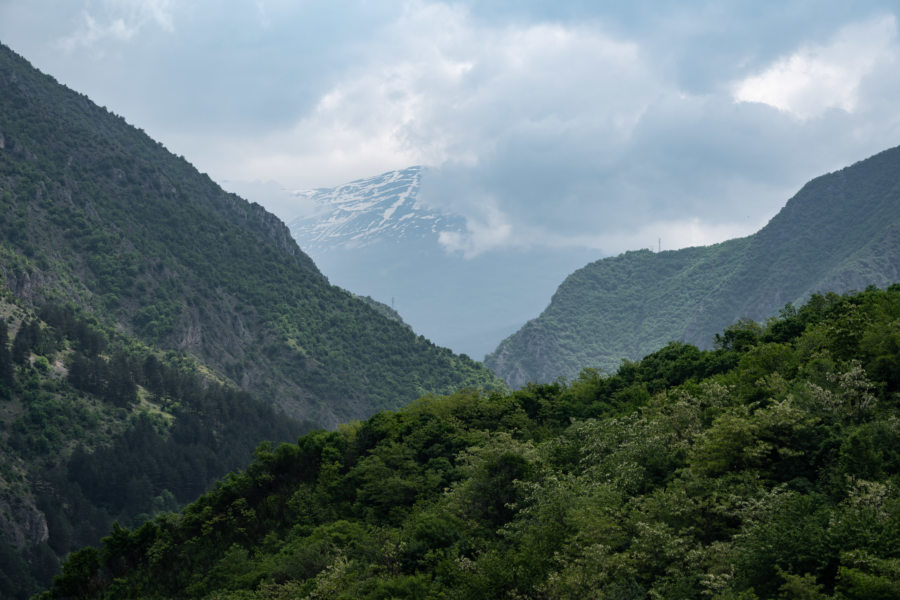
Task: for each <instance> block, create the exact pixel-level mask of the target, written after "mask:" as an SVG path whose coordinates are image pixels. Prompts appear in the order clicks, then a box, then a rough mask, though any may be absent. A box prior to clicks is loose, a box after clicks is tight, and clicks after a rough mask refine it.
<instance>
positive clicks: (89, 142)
mask: <svg viewBox="0 0 900 600" xmlns="http://www.w3.org/2000/svg"><path fill="white" fill-rule="evenodd" d="M0 89H2V92H3V94H2V97H0V104H2V109H3V110H2V115H0V133H2V135H3V139H4V142H3V146H4V147H3V149H2V150H0V203H2V208H3V210H4V213H5V214H6V215H8V216H9V218H8V219H6V220H5V222H4V223H3V224H0V253H2V258H3V260H2V262H0V276H2V277H3V280H4V281H5V282H6V284H7V285H8V286H9V288H10V289H11V290H12V291H13V292H14V293H15V294H16V295H17V296H19V297H21V298H23V299H25V300H27V301H28V302H29V303H31V304H33V305H39V304H41V303H42V302H46V301H51V300H60V299H63V300H68V299H72V300H74V301H75V302H77V303H79V304H80V305H82V306H84V307H85V308H86V309H87V310H89V311H92V312H95V313H97V314H100V315H106V318H109V319H111V320H113V321H115V322H116V324H117V326H118V327H121V328H123V330H125V331H128V332H132V333H134V334H135V335H137V336H138V337H141V338H142V339H145V340H147V341H149V342H151V343H154V344H158V345H159V346H161V347H163V348H170V349H176V350H184V351H188V352H191V353H193V354H195V355H196V356H197V357H198V358H199V359H200V360H201V362H204V363H205V364H207V365H208V366H210V367H211V368H212V369H213V370H215V371H217V372H218V373H220V374H221V376H223V377H225V378H227V379H229V380H231V381H234V382H235V383H236V384H237V385H239V386H240V387H243V388H245V389H247V390H250V391H252V392H253V393H255V394H258V395H259V396H260V397H262V398H264V399H267V400H269V401H271V402H275V403H277V404H278V405H279V406H280V408H281V409H282V410H284V411H286V412H287V413H289V414H292V415H293V416H295V417H297V418H301V419H310V420H314V421H316V422H318V423H320V424H321V425H324V426H332V427H333V426H335V425H336V424H337V423H339V422H342V421H346V420H350V419H353V418H359V417H362V416H364V415H366V414H371V413H372V412H374V411H376V410H379V409H383V408H389V407H391V406H393V407H398V406H401V405H402V404H405V403H407V402H409V401H411V400H413V399H414V398H416V397H418V396H419V395H421V394H423V393H428V392H441V391H450V390H451V389H454V388H456V387H459V386H465V385H488V386H491V385H497V384H499V382H498V381H497V380H495V379H494V378H493V377H492V375H491V374H490V373H489V372H488V371H487V370H486V369H484V368H483V367H481V366H480V365H478V364H476V363H475V362H474V361H471V360H469V359H467V358H464V357H459V356H455V355H453V354H452V353H451V352H450V351H449V350H445V349H441V348H439V347H437V346H435V345H434V344H432V343H431V342H429V341H428V340H426V339H424V338H422V337H420V336H417V335H416V334H414V333H413V332H411V331H410V330H409V329H408V328H406V327H404V326H402V325H400V324H398V323H397V322H396V321H394V320H392V319H388V318H385V317H384V316H382V315H381V314H379V312H378V311H376V310H374V309H373V308H371V307H370V306H368V305H367V304H365V303H364V302H361V301H359V300H357V299H355V298H354V297H353V296H352V295H351V294H350V293H349V292H347V291H345V290H342V289H339V288H337V287H335V286H332V285H331V284H330V283H329V282H328V280H327V279H326V278H325V277H324V276H323V275H322V273H321V272H320V271H319V269H318V268H317V267H316V265H315V264H314V263H313V261H312V259H311V258H309V256H308V255H306V254H305V253H303V252H302V251H301V250H300V248H299V247H298V246H297V244H296V242H295V241H294V240H293V238H292V237H291V235H290V232H289V230H288V228H287V226H286V225H284V224H283V223H282V222H281V221H280V220H278V218H277V217H275V216H274V215H271V214H270V213H268V212H266V211H265V209H263V208H262V207H261V206H259V205H258V204H251V203H248V202H247V201H245V200H243V199H241V198H239V197H238V196H236V195H234V194H229V193H227V192H225V191H223V190H222V189H221V188H220V187H219V186H218V185H217V184H216V183H215V182H213V181H212V180H211V179H210V178H209V177H208V176H207V175H204V174H201V173H199V172H197V171H196V170H195V169H194V168H193V167H192V166H191V165H190V164H189V163H188V162H187V161H186V160H185V159H184V158H182V157H176V156H174V155H172V154H171V153H169V152H168V151H167V150H165V148H164V147H163V146H162V145H161V144H159V143H158V142H155V141H154V140H152V139H151V138H149V137H148V136H147V135H146V134H144V133H143V132H142V131H140V130H139V129H136V128H133V127H131V126H130V125H128V124H127V123H126V122H125V120H124V119H123V118H121V117H118V116H115V115H112V114H110V113H109V112H108V111H106V110H105V109H103V108H100V107H98V106H96V105H94V104H93V103H91V102H90V100H89V99H88V98H86V97H85V96H83V95H80V94H78V93H76V92H72V91H71V90H68V88H65V87H64V86H60V85H59V84H58V83H56V82H55V80H53V79H52V78H50V77H48V76H46V75H43V74H41V73H39V72H38V71H36V70H34V69H33V68H32V67H31V66H30V65H29V64H28V63H27V61H25V60H24V59H23V58H21V57H19V56H18V55H16V54H15V53H14V52H12V51H11V50H9V49H7V48H5V47H3V48H2V49H0Z"/></svg>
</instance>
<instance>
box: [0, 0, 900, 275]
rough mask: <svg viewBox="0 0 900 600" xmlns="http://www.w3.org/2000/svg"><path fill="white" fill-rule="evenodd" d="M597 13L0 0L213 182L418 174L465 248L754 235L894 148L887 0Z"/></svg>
mask: <svg viewBox="0 0 900 600" xmlns="http://www.w3.org/2000/svg"><path fill="white" fill-rule="evenodd" d="M605 4H606V3H594V2H578V1H571V2H565V3H560V2H553V3H551V2H541V1H520V2H512V1H510V2H492V3H490V6H489V7H486V6H485V5H484V3H475V2H469V3H466V2H460V3H448V2H429V1H425V0H412V1H408V2H379V3H371V2H364V1H362V0H359V1H346V2H334V3H296V2H288V1H286V0H278V1H276V0H256V1H255V2H249V1H243V2H238V1H234V2H221V1H215V0H197V1H196V2H191V3H175V2H171V1H170V0H152V1H150V0H143V1H141V0H102V1H94V0H83V1H79V2H71V3H65V4H64V5H63V7H62V8H60V7H59V6H58V5H57V4H56V3H51V2H50V0H35V1H34V2H29V3H16V2H12V1H10V0H0V38H2V39H3V41H4V42H5V43H8V44H10V45H11V46H12V47H13V49H15V50H17V51H19V52H20V53H22V54H23V55H25V56H26V58H29V60H32V61H33V62H34V63H35V64H36V66H38V67H39V68H42V69H44V70H46V71H48V72H50V73H51V74H53V75H54V76H56V77H57V78H58V79H60V80H61V81H63V82H64V83H67V84H69V85H71V86H72V87H75V88H76V89H79V90H80V91H84V92H85V93H87V94H88V95H89V96H91V97H92V98H93V99H95V100H96V101H98V102H99V103H101V104H105V105H107V106H109V107H110V108H111V109H113V110H115V111H116V112H118V113H120V114H123V115H125V116H126V118H128V119H129V121H131V122H133V123H135V124H136V125H138V126H140V127H143V128H144V129H146V130H147V131H148V132H149V133H150V134H151V135H153V136H154V137H156V138H158V139H160V140H161V141H163V142H164V143H165V144H166V145H167V146H168V147H169V148H170V149H172V150H174V151H176V152H178V153H180V154H184V155H185V156H187V157H188V158H189V160H191V161H192V162H194V163H195V164H197V165H198V166H199V167H200V168H201V169H202V170H205V171H207V172H209V173H210V174H211V175H212V176H213V177H214V178H215V179H217V180H219V181H261V182H268V181H277V182H279V183H280V184H281V185H283V186H285V187H287V188H290V189H302V188H310V187H322V186H332V185H338V184H341V183H344V182H346V181H349V180H352V179H355V178H359V177H365V176H370V175H374V174H376V173H379V172H381V171H385V170H389V169H395V168H403V167H406V166H409V165H412V164H424V165H428V166H430V167H431V169H430V170H429V175H428V176H427V177H426V179H425V181H424V182H423V199H424V201H426V202H428V203H429V204H431V205H434V206H437V207H443V208H445V209H447V210H453V211H457V212H460V213H461V214H463V215H464V216H465V217H466V219H467V223H468V226H467V229H466V231H464V232H455V233H451V232H448V233H445V234H444V235H443V236H442V242H443V243H444V245H445V248H446V249H447V251H448V252H458V253H461V254H462V255H464V256H469V257H471V256H476V255H478V254H480V253H484V252H491V251H495V250H509V249H515V248H532V247H535V246H537V247H540V246H548V247H567V246H571V247H580V248H592V249H596V250H597V251H598V253H601V254H603V253H614V252H618V251H622V250H625V249H629V248H640V247H655V246H656V245H657V244H658V243H659V240H660V239H661V240H662V242H661V245H662V247H663V248H676V247H681V246H685V245H695V244H704V243H710V242H715V241H719V240H722V239H726V238H728V237H733V236H737V235H746V234H749V233H752V232H753V231H755V230H756V229H758V228H759V227H760V226H761V225H763V224H764V223H765V222H766V220H767V219H768V218H770V217H771V216H772V215H774V213H775V212H776V211H777V210H778V209H779V208H780V206H781V205H782V204H783V203H784V201H785V200H786V199H787V198H788V197H789V196H790V195H791V194H792V193H793V192H795V191H796V190H797V189H798V188H799V186H800V185H802V183H804V182H805V181H806V180H808V179H810V178H811V177H813V176H816V175H819V174H821V173H823V172H826V171H829V170H833V169H836V168H839V167H841V166H844V165H845V164H848V163H851V162H853V161H855V160H858V159H862V158H864V157H866V156H868V155H870V154H872V153H875V152H877V151H879V150H882V149H885V148H887V147H891V146H894V145H897V144H898V143H900V111H898V109H897V107H898V106H900V76H898V75H897V73H898V72H900V71H898V68H897V67H898V59H900V40H898V24H897V9H896V8H895V7H894V6H893V4H892V3H889V2H878V1H871V2H860V3H853V4H852V6H851V5H850V4H849V3H842V2H809V1H807V0H790V1H787V2H782V3H773V4H772V5H771V6H770V5H764V6H759V5H758V3H756V4H754V3H750V2H741V1H736V2H733V3H719V2H686V3H685V2H679V3H665V2H663V3H660V2H634V3H629V4H628V6H623V7H614V6H606V5H605ZM48 15H52V16H48Z"/></svg>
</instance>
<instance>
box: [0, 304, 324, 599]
mask: <svg viewBox="0 0 900 600" xmlns="http://www.w3.org/2000/svg"><path fill="white" fill-rule="evenodd" d="M0 316H2V318H0V597H2V598H27V597H29V596H30V595H31V594H33V593H34V592H36V591H38V590H40V589H45V588H46V587H47V586H48V585H49V584H50V581H51V579H52V577H53V576H54V575H56V574H58V572H59V563H60V560H61V559H62V558H64V557H65V556H66V555H67V554H69V552H71V551H72V550H75V549H77V548H80V547H82V546H85V545H88V544H96V543H98V542H99V540H100V538H101V537H102V536H103V535H105V534H106V533H107V532H108V531H109V529H110V527H111V526H112V524H113V522H118V523H121V524H123V525H128V526H136V525H139V524H140V523H142V522H144V521H146V520H147V519H149V518H151V517H152V516H153V515H156V514H159V513H162V512H166V511H171V510H175V509H177V508H179V507H181V506H183V505H184V504H186V503H187V502H189V501H191V500H194V499H196V498H197V496H199V495H200V494H201V493H203V492H204V491H206V490H207V489H208V488H209V487H210V485H211V484H212V483H213V482H214V481H215V480H217V479H219V478H221V477H222V476H224V475H225V474H226V473H227V472H228V471H231V470H234V469H237V468H240V467H244V466H246V465H247V464H248V463H249V461H250V458H251V456H252V452H253V449H254V448H255V447H256V446H257V444H258V443H259V441H260V440H263V439H269V440H290V439H296V436H297V435H299V434H300V433H303V432H305V431H308V430H309V429H311V425H310V424H306V423H299V422H296V421H294V420H292V419H290V418H286V417H285V416H283V415H278V414H277V412H276V410H275V409H274V407H273V406H272V405H271V404H270V403H268V402H263V401H261V400H259V399H257V398H254V397H252V396H251V395H250V394H248V393H247V392H244V391H242V390H239V389H237V388H235V387H234V386H233V385H229V384H225V383H223V382H221V381H218V380H216V379H215V378H214V377H212V376H211V375H210V374H209V373H205V374H204V373H203V371H202V370H201V369H200V368H199V367H198V365H197V364H196V363H195V362H194V361H193V360H191V359H190V357H188V356H187V355H184V354H178V353H175V352H168V353H163V352H160V351H158V350H153V349H151V348H149V347H147V346H144V345H143V344H141V343H140V342H138V341H136V340H134V339H133V338H129V337H127V336H123V335H121V334H117V333H115V332H114V331H110V330H108V329H105V328H104V327H102V326H101V325H100V324H99V323H98V322H97V321H96V319H93V318H92V317H89V316H86V315H83V314H80V313H79V312H78V311H77V310H76V309H75V308H73V307H72V306H66V305H58V304H47V305H45V306H43V307H42V308H41V309H40V310H39V311H38V312H37V313H36V314H35V313H33V312H31V311H28V310H26V309H24V308H22V307H20V306H17V305H16V304H14V303H13V299H12V298H11V297H9V296H7V297H6V298H4V299H3V300H2V301H0ZM11 332H14V334H12V335H11Z"/></svg>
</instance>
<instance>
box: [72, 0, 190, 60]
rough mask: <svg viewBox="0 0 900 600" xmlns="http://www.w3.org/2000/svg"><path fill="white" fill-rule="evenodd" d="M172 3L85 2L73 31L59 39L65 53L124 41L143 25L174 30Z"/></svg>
mask: <svg viewBox="0 0 900 600" xmlns="http://www.w3.org/2000/svg"><path fill="white" fill-rule="evenodd" d="M172 11H173V4H172V0H103V1H102V2H101V3H99V4H98V5H94V4H92V3H88V4H87V6H86V7H85V9H84V10H83V11H82V13H81V19H80V20H81V22H80V23H79V25H78V26H77V28H76V29H75V31H73V32H71V33H69V34H68V35H66V36H65V37H63V38H62V39H60V40H59V44H60V46H61V47H62V48H63V49H65V50H66V51H67V52H72V51H74V50H76V49H78V48H82V47H84V48H91V47H94V46H96V45H97V44H100V43H103V42H105V41H114V42H127V41H130V40H131V39H133V38H134V37H135V35H137V34H138V33H139V32H140V31H141V29H143V28H144V27H146V26H147V25H151V24H152V25H156V26H157V27H159V28H160V29H162V30H163V31H166V32H168V33H172V32H174V30H175V25H174V19H173V14H172Z"/></svg>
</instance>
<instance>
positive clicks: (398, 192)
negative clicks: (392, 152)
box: [289, 166, 465, 255]
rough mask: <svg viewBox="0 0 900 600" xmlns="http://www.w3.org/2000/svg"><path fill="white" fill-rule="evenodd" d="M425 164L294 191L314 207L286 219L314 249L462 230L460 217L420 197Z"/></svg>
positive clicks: (296, 235)
mask: <svg viewBox="0 0 900 600" xmlns="http://www.w3.org/2000/svg"><path fill="white" fill-rule="evenodd" d="M422 172H423V168H422V167H419V166H415V167H409V168H406V169H403V170H400V171H390V172H388V173H383V174H381V175H377V176H375V177H369V178H366V179H358V180H356V181H351V182H350V183H347V184H344V185H341V186H338V187H335V188H319V189H315V190H308V191H302V192H297V193H296V194H295V195H296V197H297V198H298V200H302V201H303V202H304V203H306V204H307V205H312V206H313V209H312V211H311V212H310V213H309V214H307V215H304V216H301V217H299V218H297V219H294V220H293V221H291V223H290V224H289V227H290V229H291V233H292V234H293V235H294V238H295V239H296V240H297V241H298V242H299V243H300V246H301V247H302V248H303V249H304V250H306V251H307V252H310V253H312V254H314V255H315V254H319V253H322V252H328V251H330V250H336V249H353V248H362V247H365V246H369V245H371V244H374V243H379V242H383V241H393V242H399V241H407V240H411V239H426V238H434V239H437V237H438V236H439V235H440V234H441V232H446V231H461V230H462V229H464V227H465V220H464V219H463V218H462V217H461V216H456V215H449V214H446V213H441V212H439V211H436V210H434V209H432V208H429V207H426V206H424V205H423V204H422V203H421V202H419V200H418V191H419V187H420V184H421V178H422Z"/></svg>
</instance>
